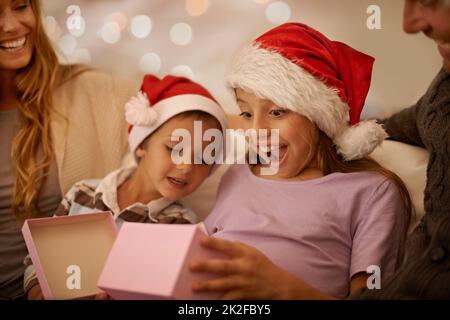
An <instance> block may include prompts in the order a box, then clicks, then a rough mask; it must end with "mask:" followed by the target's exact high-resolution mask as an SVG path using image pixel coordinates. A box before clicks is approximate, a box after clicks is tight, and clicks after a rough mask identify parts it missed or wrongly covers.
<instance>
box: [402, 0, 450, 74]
mask: <svg viewBox="0 0 450 320" xmlns="http://www.w3.org/2000/svg"><path fill="white" fill-rule="evenodd" d="M403 29H404V30H405V32H407V33H417V32H423V33H424V34H425V35H426V36H427V37H429V38H431V39H433V40H434V41H435V42H436V44H437V47H438V51H439V53H440V54H441V56H442V58H443V59H444V68H445V69H446V70H447V71H448V72H450V1H449V0H405V8H404V19H403Z"/></svg>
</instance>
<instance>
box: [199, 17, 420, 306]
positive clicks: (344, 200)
mask: <svg viewBox="0 0 450 320" xmlns="http://www.w3.org/2000/svg"><path fill="white" fill-rule="evenodd" d="M372 65H373V59H372V58H371V57H369V56H367V55H364V54H362V53H360V52H358V51H356V50H354V49H352V48H350V47H348V46H347V45H345V44H342V43H339V42H334V41H330V40H329V39H327V38H326V37H325V36H324V35H322V34H321V33H319V32H317V31H316V30H314V29H312V28H310V27H308V26H306V25H303V24H299V23H290V24H285V25H282V26H279V27H277V28H275V29H273V30H271V31H269V32H268V33H266V34H264V35H263V36H261V37H260V38H258V39H257V40H256V41H255V42H254V43H253V44H252V45H251V46H249V47H247V48H245V49H244V50H243V51H242V52H241V53H240V54H239V55H238V56H237V58H236V60H235V62H234V65H233V67H232V70H231V73H230V76H229V79H228V80H229V84H230V86H231V87H232V88H233V89H234V92H235V95H236V98H237V102H238V104H239V108H240V110H241V117H242V118H243V121H244V123H245V127H246V128H253V129H267V130H268V131H269V137H268V138H267V140H269V141H270V140H271V139H270V138H271V135H273V134H274V131H273V130H278V131H277V133H278V135H279V141H276V142H275V143H274V142H272V143H271V145H269V146H268V148H264V149H262V150H261V148H259V149H260V150H258V152H259V153H260V154H262V155H263V157H265V158H267V157H269V158H270V161H271V162H269V163H266V162H262V163H258V164H255V165H250V166H249V165H236V166H234V167H233V168H231V169H230V170H229V171H228V172H227V173H226V174H225V176H224V177H223V179H222V182H221V186H220V189H219V195H218V199H217V202H216V205H215V208H214V209H213V211H212V213H211V214H210V216H209V217H208V218H207V219H206V221H205V225H206V229H207V231H208V233H209V234H210V235H212V236H214V237H215V238H221V239H222V240H219V239H214V238H207V239H205V241H204V244H205V245H206V246H207V247H210V248H212V249H215V250H218V251H222V252H224V253H226V254H228V255H229V256H230V257H231V260H229V261H227V260H211V261H194V262H192V264H191V269H192V270H193V271H197V272H211V273H216V274H218V275H219V276H220V277H219V278H217V279H214V280H209V281H206V282H200V283H195V284H194V285H193V289H194V290H199V291H223V292H225V294H224V298H227V299H259V298H261V299H275V298H282V299H283V298H284V299H288V298H299V299H316V298H317V299H331V298H345V297H347V296H348V295H349V294H350V293H351V292H354V291H356V290H358V289H359V288H361V287H363V286H365V285H366V282H367V279H368V275H367V272H369V270H379V272H378V273H377V275H379V276H381V277H382V278H383V279H384V278H385V277H388V276H389V275H391V274H392V273H393V272H394V271H395V270H396V268H397V267H398V266H399V264H400V262H401V260H402V251H403V243H404V239H405V234H406V230H407V226H408V224H409V217H410V211H411V205H410V200H409V196H408V193H407V190H406V188H405V186H404V185H403V183H402V182H401V181H400V179H399V178H398V177H397V176H395V175H394V174H393V173H391V172H389V171H387V170H385V169H383V168H382V167H380V166H379V165H378V164H377V163H376V162H375V161H373V160H371V159H370V158H368V157H367V156H368V155H369V154H370V153H371V151H372V150H373V149H374V148H375V147H376V146H377V145H378V144H380V143H381V142H382V141H383V139H385V137H386V134H385V132H384V130H383V129H382V128H381V127H380V126H379V125H378V124H376V123H375V122H361V123H358V122H359V116H360V113H361V110H362V107H363V104H364V101H365V98H366V95H367V92H368V90H369V85H370V77H371V70H372ZM347 116H348V118H349V120H350V126H348V124H347V119H346V118H347ZM271 132H272V133H271ZM263 142H264V141H261V140H258V141H256V143H254V145H256V146H257V147H258V146H259V145H262V144H263ZM274 151H276V152H274ZM273 154H278V156H277V157H274V156H273ZM274 163H275V164H276V165H277V167H278V171H277V172H276V174H274V175H271V176H267V175H262V174H261V169H263V168H265V167H267V166H268V165H272V166H273V164H274ZM226 240H233V241H236V240H237V241H239V242H237V243H234V242H229V241H226ZM243 243H245V244H243ZM253 247H254V248H253ZM370 272H373V271H370ZM380 272H381V275H380Z"/></svg>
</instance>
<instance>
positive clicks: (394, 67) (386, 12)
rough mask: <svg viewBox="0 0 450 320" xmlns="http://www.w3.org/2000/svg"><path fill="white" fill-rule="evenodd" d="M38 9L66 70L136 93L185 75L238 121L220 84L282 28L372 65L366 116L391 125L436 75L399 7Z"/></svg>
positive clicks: (65, 1) (64, 0) (116, 0)
mask: <svg viewBox="0 0 450 320" xmlns="http://www.w3.org/2000/svg"><path fill="white" fill-rule="evenodd" d="M43 2H44V10H45V24H46V28H47V31H48V33H49V35H50V37H51V39H52V40H53V41H54V42H55V46H56V47H57V48H58V49H59V51H60V53H61V59H62V60H64V61H66V62H82V63H87V64H90V65H91V66H93V67H95V68H98V69H101V70H104V71H108V72H112V73H116V74H119V75H122V76H124V77H128V78H131V79H133V80H134V81H135V83H136V88H138V85H139V83H140V81H141V79H142V76H143V75H144V74H145V73H155V74H157V75H160V76H163V75H165V74H167V73H175V74H178V75H187V76H190V77H192V78H194V79H195V80H196V81H199V82H201V83H202V84H204V85H205V86H206V87H207V88H208V89H209V90H211V92H212V93H213V94H214V95H215V96H216V97H217V98H218V100H219V102H221V103H222V104H223V105H224V106H225V108H226V110H227V111H228V112H229V113H236V112H237V107H236V105H235V103H234V100H233V98H232V96H231V94H230V93H229V92H228V91H227V90H226V89H225V80H224V79H225V78H224V75H225V73H226V68H227V66H228V65H229V62H230V60H231V59H232V57H233V55H234V54H235V53H236V51H237V50H238V49H239V48H240V47H241V46H242V45H243V44H244V43H247V42H249V41H251V40H252V39H254V38H255V37H257V36H258V35H260V34H262V33H263V32H265V31H267V30H269V29H270V28H272V27H274V26H275V25H278V24H281V23H284V22H293V21H295V22H303V23H306V24H309V25H311V26H312V27H314V28H316V29H318V30H319V31H321V32H322V33H324V34H325V35H327V36H328V37H330V38H331V39H333V40H339V41H342V42H346V43H347V44H349V45H351V46H353V47H354V48H356V49H358V50H360V51H363V52H365V53H368V54H370V55H372V56H373V57H375V58H376V63H375V67H374V74H373V81H372V88H371V90H370V93H369V97H368V99H367V107H366V110H365V112H364V116H381V117H382V116H387V115H390V114H392V113H394V112H396V111H398V110H400V109H402V108H404V107H407V106H409V105H410V104H412V103H414V102H415V101H416V100H417V99H418V98H420V96H421V95H422V94H423V93H424V92H425V90H426V88H427V87H428V85H429V84H430V82H431V80H432V79H433V77H434V76H435V74H436V73H437V72H438V70H439V68H440V67H441V59H440V56H439V54H438V52H437V48H436V45H435V44H434V43H433V42H432V41H431V40H429V39H427V38H426V37H425V36H423V35H406V34H405V33H403V31H402V9H403V0H284V1H270V0H44V1H43ZM370 5H377V6H379V8H380V9H381V29H375V30H369V29H368V28H367V25H366V21H367V19H368V17H369V16H370V14H368V13H367V12H366V11H367V8H368V7H369V6H370ZM78 13H79V14H80V15H79V16H78ZM79 17H81V18H79Z"/></svg>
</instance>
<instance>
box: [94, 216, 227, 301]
mask: <svg viewBox="0 0 450 320" xmlns="http://www.w3.org/2000/svg"><path fill="white" fill-rule="evenodd" d="M204 235H205V232H204V229H203V225H202V224H199V225H181V224H180V225H174V224H171V225H165V224H141V223H127V222H125V223H124V224H123V225H122V226H121V228H120V232H119V234H118V236H117V239H116V241H115V243H114V246H113V248H112V249H111V252H110V254H109V256H108V259H107V261H106V264H105V267H104V269H103V271H102V273H101V275H100V279H99V281H98V287H99V288H101V289H102V290H104V291H105V292H106V293H108V294H109V295H110V296H111V297H113V298H114V299H121V300H128V299H135V300H141V299H181V300H194V299H195V300H197V299H201V300H206V299H218V298H219V297H220V293H217V292H216V293H196V292H193V291H192V289H191V287H192V283H193V282H194V281H198V280H204V279H209V278H211V277H213V276H212V275H208V274H205V273H193V272H191V271H190V270H189V268H188V263H189V262H190V261H192V260H194V259H195V260H197V259H215V258H216V259H226V258H227V257H226V256H225V255H223V254H221V253H217V252H213V251H212V250H210V249H207V248H204V247H202V246H201V245H200V239H201V237H202V236H204Z"/></svg>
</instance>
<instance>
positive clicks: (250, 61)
mask: <svg viewBox="0 0 450 320" xmlns="http://www.w3.org/2000/svg"><path fill="white" fill-rule="evenodd" d="M228 84H229V85H230V86H231V87H232V88H234V89H235V88H241V89H243V90H245V91H248V92H251V93H253V94H255V95H256V96H258V97H259V98H262V99H268V100H270V101H272V102H274V103H275V104H276V105H278V106H280V107H284V108H287V109H290V110H292V111H295V112H297V113H299V114H301V115H303V116H305V117H306V118H308V119H309V120H310V121H312V122H313V123H315V124H316V125H317V127H318V128H319V129H320V130H321V131H323V132H324V133H325V134H326V135H327V136H328V137H330V138H331V139H332V140H333V141H334V142H336V141H335V140H336V138H337V137H339V138H340V143H339V144H340V145H342V146H345V147H342V148H341V152H340V153H341V154H342V155H343V156H344V158H345V159H351V158H352V159H353V158H354V155H355V153H353V152H352V151H351V148H349V147H347V146H348V145H347V144H346V143H345V141H344V140H345V139H349V141H355V142H356V141H358V143H359V142H360V141H363V144H367V143H369V142H368V141H373V140H374V139H373V138H372V137H370V136H367V137H363V136H362V135H363V133H364V134H366V135H370V134H372V133H374V132H376V133H379V131H374V130H368V131H364V130H359V131H357V136H358V137H357V138H355V139H354V140H352V138H351V133H350V132H355V130H351V131H348V132H347V134H346V135H343V132H344V131H346V130H347V129H348V125H347V116H348V111H349V106H348V104H347V103H345V102H344V101H342V99H341V98H340V96H339V94H338V90H337V89H335V88H330V87H328V86H327V85H326V84H325V83H324V82H322V81H320V80H319V79H317V78H316V77H314V76H313V75H312V74H311V73H309V72H308V71H306V70H304V69H303V68H302V67H300V66H299V65H298V64H296V63H294V62H293V61H291V60H289V59H288V58H286V57H284V56H283V55H281V54H280V53H278V52H276V51H274V50H268V49H265V48H262V47H261V46H259V45H258V44H256V43H255V44H253V45H250V46H247V47H245V48H244V49H243V50H241V51H240V52H239V53H238V55H237V56H236V57H235V59H234V60H233V63H232V66H231V69H230V71H229V74H228ZM380 128H381V127H380ZM381 130H383V129H382V128H381ZM383 131H384V130H383ZM379 137H380V136H379V135H378V136H377V137H376V139H375V140H377V141H378V138H379ZM366 139H367V141H366ZM355 147H356V146H355ZM356 148H358V150H360V151H363V150H369V149H371V148H372V146H371V147H370V148H367V147H361V148H359V147H356ZM373 148H375V146H373ZM346 152H349V153H350V154H349V155H348V156H347V154H346ZM358 154H359V156H360V157H363V156H366V155H368V154H369V153H366V154H362V153H361V152H359V153H358Z"/></svg>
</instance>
